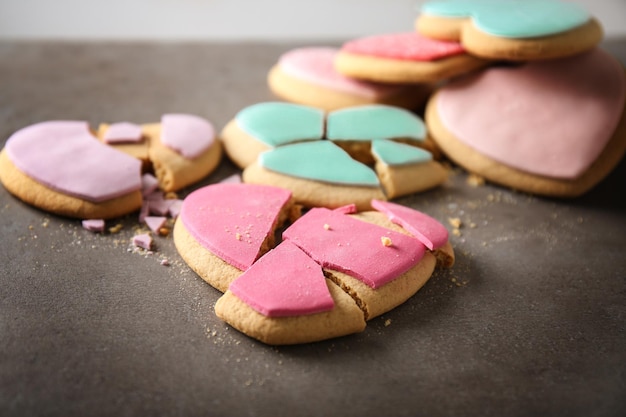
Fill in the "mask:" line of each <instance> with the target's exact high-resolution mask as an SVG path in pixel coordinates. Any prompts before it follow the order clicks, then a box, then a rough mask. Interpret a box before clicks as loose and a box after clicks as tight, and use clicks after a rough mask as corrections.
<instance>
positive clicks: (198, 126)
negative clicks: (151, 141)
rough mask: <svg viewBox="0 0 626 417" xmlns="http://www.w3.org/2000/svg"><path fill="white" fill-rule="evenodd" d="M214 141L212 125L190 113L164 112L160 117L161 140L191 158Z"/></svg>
mask: <svg viewBox="0 0 626 417" xmlns="http://www.w3.org/2000/svg"><path fill="white" fill-rule="evenodd" d="M214 141H215V129H214V128H213V125H212V124H211V123H210V122H209V121H208V120H206V119H203V118H202V117H198V116H194V115H191V114H164V115H163V116H162V117H161V142H162V143H163V144H164V145H165V146H167V147H169V148H171V149H173V150H174V151H176V152H178V153H180V154H181V155H182V156H184V157H185V158H189V159H193V158H195V157H197V156H199V155H200V154H202V152H204V151H206V150H207V149H208V148H209V147H211V145H212V144H213V142H214Z"/></svg>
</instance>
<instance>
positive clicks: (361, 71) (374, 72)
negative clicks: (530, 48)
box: [335, 32, 488, 83]
mask: <svg viewBox="0 0 626 417" xmlns="http://www.w3.org/2000/svg"><path fill="white" fill-rule="evenodd" d="M487 64H488V62H487V61H484V60H482V59H479V58H475V57H473V56H470V55H468V54H466V53H465V49H464V48H463V47H462V46H461V44H459V43H458V42H455V41H442V40H435V39H430V38H427V37H424V36H421V35H420V34H418V33H415V32H407V33H391V34H383V35H375V36H368V37H364V38H358V39H354V40H351V41H348V42H346V43H345V44H344V45H343V46H342V47H341V49H340V51H339V53H338V54H337V57H336V59H335V68H336V69H337V71H338V72H339V73H341V74H343V75H345V76H348V77H353V78H357V79H362V80H369V81H376V82H383V83H432V82H438V81H442V80H445V79H448V78H452V77H455V76H458V75H461V74H465V73H467V72H470V71H472V70H475V69H477V68H481V67H484V66H485V65H487Z"/></svg>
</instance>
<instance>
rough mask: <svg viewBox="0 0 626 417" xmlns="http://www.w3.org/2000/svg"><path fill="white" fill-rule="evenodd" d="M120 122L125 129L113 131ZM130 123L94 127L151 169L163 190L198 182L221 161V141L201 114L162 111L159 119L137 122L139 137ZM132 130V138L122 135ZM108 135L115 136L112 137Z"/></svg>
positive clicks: (127, 134)
mask: <svg viewBox="0 0 626 417" xmlns="http://www.w3.org/2000/svg"><path fill="white" fill-rule="evenodd" d="M120 125H121V127H120ZM124 126H125V128H126V132H123V131H122V134H120V133H116V130H118V129H120V128H123V127H124ZM132 126H133V124H130V123H128V122H122V123H114V124H112V125H107V124H102V125H100V127H99V128H98V137H99V138H100V139H101V140H102V141H104V142H106V143H108V144H110V145H111V146H114V147H115V148H116V149H118V150H121V151H123V152H126V153H128V154H130V155H133V156H135V157H136V158H139V159H140V160H142V162H143V163H144V166H145V167H146V168H145V169H146V170H148V171H153V172H154V173H155V175H156V177H157V179H158V180H159V188H161V189H162V190H163V191H165V192H169V191H178V190H180V189H182V188H185V187H187V186H189V185H191V184H194V183H196V182H198V181H199V180H201V179H202V178H204V177H206V176H207V175H208V174H210V173H211V172H213V171H214V170H215V168H217V166H218V164H219V163H220V161H221V158H222V152H223V151H222V143H221V142H220V141H219V140H218V139H217V137H216V133H215V128H214V127H213V125H212V124H211V123H210V122H209V121H208V120H206V119H204V118H202V117H199V116H196V115H191V114H181V113H171V114H164V115H163V116H161V121H160V123H148V124H143V125H140V126H138V127H139V131H140V139H137V133H136V132H137V128H133V127H132ZM135 126H137V125H135ZM112 129H113V132H111V130H112ZM129 129H130V130H129ZM118 132H119V131H118ZM133 132H135V135H134V139H133V138H131V139H126V140H125V139H124V138H123V136H132V133H133ZM116 136H117V137H116ZM111 138H116V139H115V140H113V141H112V139H111Z"/></svg>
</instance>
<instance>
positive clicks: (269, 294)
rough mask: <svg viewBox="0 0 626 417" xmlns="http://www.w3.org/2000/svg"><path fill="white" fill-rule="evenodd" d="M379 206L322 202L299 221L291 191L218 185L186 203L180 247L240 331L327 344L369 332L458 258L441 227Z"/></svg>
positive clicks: (177, 230)
mask: <svg viewBox="0 0 626 417" xmlns="http://www.w3.org/2000/svg"><path fill="white" fill-rule="evenodd" d="M371 205H372V206H373V207H375V208H376V210H378V211H368V212H362V213H356V209H355V207H354V206H353V205H349V206H344V207H341V208H338V209H336V210H330V209H326V208H314V209H311V210H309V211H307V213H306V214H304V215H302V216H301V217H299V218H298V216H299V212H297V210H295V211H294V209H295V207H294V206H293V201H292V199H291V194H290V192H289V191H287V190H284V189H281V188H277V187H269V186H259V185H250V184H242V183H220V184H214V185H209V186H206V187H203V188H200V189H198V190H196V191H194V192H193V193H191V194H190V195H189V196H188V197H187V198H186V199H185V200H184V202H183V207H182V210H181V214H180V216H179V217H178V219H177V220H176V224H175V227H174V243H175V244H176V248H177V250H178V251H179V253H180V254H181V256H182V257H183V259H184V260H185V261H186V262H187V263H188V264H189V265H190V267H191V268H192V269H193V270H194V271H196V272H197V273H198V275H200V276H201V277H202V278H203V279H204V280H205V281H207V282H208V283H209V284H211V285H212V286H214V287H215V288H217V289H218V290H220V291H221V292H223V293H224V294H223V295H222V296H221V297H220V299H218V301H217V303H216V305H215V312H216V314H217V315H218V316H219V317H220V318H222V319H223V320H225V321H226V322H227V323H229V324H230V325H232V326H233V327H235V328H236V329H238V330H240V331H241V332H243V333H245V334H247V335H248V336H250V337H252V338H255V339H257V340H260V341H262V342H264V343H268V344H273V345H280V344H294V343H307V342H313V341H318V340H324V339H329V338H333V337H338V336H343V335H348V334H351V333H356V332H360V331H363V330H364V329H365V327H366V322H367V321H368V320H371V319H372V318H374V317H377V316H379V315H381V314H384V313H385V312H387V311H389V310H391V309H393V308H395V307H397V306H398V305H400V304H402V303H403V302H405V301H406V300H407V299H408V298H410V297H411V296H413V295H414V294H415V293H416V292H417V291H418V290H419V289H420V288H421V287H422V286H423V285H424V284H425V283H426V282H427V280H428V279H429V278H430V276H431V274H432V272H433V270H434V268H435V267H436V266H437V265H439V266H441V267H450V266H452V265H453V264H454V251H453V249H452V247H451V246H450V243H449V241H448V232H447V230H446V229H445V227H444V226H443V225H442V224H441V223H439V222H437V221H436V220H434V219H433V218H431V217H429V216H427V215H425V214H423V213H420V212H418V211H415V210H413V209H410V208H408V207H404V206H400V205H397V204H394V203H389V202H385V201H378V200H375V201H373V202H372V203H371ZM287 219H290V221H291V225H290V226H289V227H287V228H286V229H285V230H284V232H283V233H282V236H281V237H279V238H278V240H274V237H275V232H276V230H277V228H279V227H280V226H279V225H280V223H282V222H283V221H285V220H287ZM374 266H375V267H374Z"/></svg>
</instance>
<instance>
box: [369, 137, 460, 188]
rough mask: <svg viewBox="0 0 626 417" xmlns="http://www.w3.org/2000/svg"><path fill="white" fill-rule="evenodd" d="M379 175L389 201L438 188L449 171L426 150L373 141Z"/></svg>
mask: <svg viewBox="0 0 626 417" xmlns="http://www.w3.org/2000/svg"><path fill="white" fill-rule="evenodd" d="M372 155H373V156H374V158H375V159H376V165H375V166H374V167H375V169H376V174H377V175H378V178H379V179H380V182H381V184H382V186H383V188H384V190H385V195H386V196H387V198H389V199H394V198H396V197H400V196H403V195H409V194H413V193H417V192H421V191H425V190H428V189H431V188H434V187H437V186H439V185H441V184H442V183H444V182H445V181H446V180H447V179H448V172H447V171H446V169H445V168H444V167H443V166H442V165H441V164H440V163H438V162H436V161H434V160H433V155H432V153H430V152H428V151H425V150H424V149H421V148H418V147H415V146H410V145H406V144H404V143H398V142H393V141H390V140H377V141H374V142H372Z"/></svg>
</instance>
